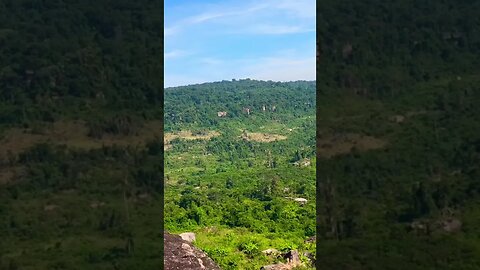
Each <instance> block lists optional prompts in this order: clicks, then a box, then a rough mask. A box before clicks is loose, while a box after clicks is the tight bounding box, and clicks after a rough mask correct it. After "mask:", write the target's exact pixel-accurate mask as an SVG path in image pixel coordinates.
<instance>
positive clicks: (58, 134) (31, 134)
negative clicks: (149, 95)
mask: <svg viewBox="0 0 480 270" xmlns="http://www.w3.org/2000/svg"><path fill="white" fill-rule="evenodd" d="M161 135H162V125H161V122H160V121H151V122H147V123H145V125H144V127H142V128H141V129H140V131H139V132H138V135H129V136H125V135H107V136H104V137H103V138H102V139H94V138H92V137H89V136H88V128H87V126H86V124H85V122H83V121H68V122H67V121H59V122H55V123H52V124H49V125H45V126H42V127H41V129H30V128H29V129H25V128H12V129H10V130H8V131H6V133H5V134H4V136H3V138H2V139H1V140H0V158H3V159H5V158H8V156H9V154H8V153H9V152H10V153H11V154H13V155H16V154H19V153H21V152H23V151H25V150H26V149H28V148H30V147H32V146H33V145H35V144H38V143H55V144H65V145H67V146H70V147H75V148H83V149H93V148H100V147H102V146H104V145H105V146H111V145H120V146H127V145H134V146H135V145H138V146H143V145H144V144H145V142H146V141H148V140H151V139H153V138H155V137H158V136H161Z"/></svg>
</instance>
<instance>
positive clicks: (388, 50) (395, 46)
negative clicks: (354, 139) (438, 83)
mask: <svg viewBox="0 0 480 270" xmlns="http://www.w3.org/2000/svg"><path fill="white" fill-rule="evenodd" d="M479 13H480V3H479V2H477V1H453V0H446V1H435V0H421V1H414V0H408V1H374V0H369V1H361V2H360V1H356V2H352V1H343V0H342V1H322V4H321V5H318V13H317V26H318V35H319V41H320V45H319V50H320V52H319V54H320V55H319V62H318V69H319V72H318V74H319V78H318V80H319V82H322V83H323V84H324V85H325V87H322V88H321V91H326V90H327V88H328V87H331V88H349V89H353V90H354V91H356V92H358V93H362V94H363V95H366V96H371V97H391V96H395V94H397V93H399V92H405V91H408V92H411V91H415V88H413V87H412V86H413V85H414V83H416V82H422V81H430V80H437V79H439V78H442V77H443V76H444V75H456V74H464V73H471V71H472V70H475V69H476V68H478V66H479V61H480V59H479V55H480V33H479V30H478V29H479V28H480V19H479V17H478V16H477V14H479Z"/></svg>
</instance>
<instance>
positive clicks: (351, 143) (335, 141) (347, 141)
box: [318, 134, 387, 158]
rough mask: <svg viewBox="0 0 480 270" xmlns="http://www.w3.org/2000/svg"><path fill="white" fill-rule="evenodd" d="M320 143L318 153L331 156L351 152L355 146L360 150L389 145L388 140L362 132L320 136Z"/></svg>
mask: <svg viewBox="0 0 480 270" xmlns="http://www.w3.org/2000/svg"><path fill="white" fill-rule="evenodd" d="M318 145H319V146H318V155H319V156H320V157H325V158H331V157H333V156H337V155H341V154H347V153H350V152H351V151H352V150H353V149H354V148H355V149H357V150H358V151H368V150H374V149H381V148H384V147H385V146H386V145H387V142H386V141H384V140H381V139H378V138H375V137H372V136H366V135H362V134H341V135H328V136H325V137H323V138H318Z"/></svg>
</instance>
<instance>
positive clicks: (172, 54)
mask: <svg viewBox="0 0 480 270" xmlns="http://www.w3.org/2000/svg"><path fill="white" fill-rule="evenodd" d="M189 54H190V53H188V52H187V51H183V50H173V51H170V52H165V53H164V55H163V57H164V59H165V60H168V59H172V58H178V57H183V56H187V55H189Z"/></svg>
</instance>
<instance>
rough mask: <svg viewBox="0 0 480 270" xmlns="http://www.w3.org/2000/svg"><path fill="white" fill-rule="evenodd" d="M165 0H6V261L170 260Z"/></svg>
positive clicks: (92, 263) (0, 174)
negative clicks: (165, 239) (166, 241)
mask: <svg viewBox="0 0 480 270" xmlns="http://www.w3.org/2000/svg"><path fill="white" fill-rule="evenodd" d="M162 5H163V2H162V1H149V0H140V1H126V0H115V1H109V0H96V1H91V0H85V1H72V0H48V1H44V0H0V15H1V16H0V238H1V241H0V269H9V270H13V269H36V270H37V269H155V268H159V266H160V265H161V264H162V261H163V258H162V256H161V254H162V247H163V243H162V235H163V231H162V215H161V213H162V209H163V203H162V199H161V198H162V196H163V182H162V177H163V157H162V155H163V154H162V151H157V150H156V148H155V147H154V145H155V144H154V143H155V142H157V141H161V136H162V122H163V113H162V106H161V105H162V100H163V96H162V92H163V91H162V87H163V86H162V80H161V77H159V75H158V74H162V61H161V59H162V56H161V54H162V46H163V17H162V12H163V8H162ZM157 136H158V138H156V137H157ZM146 142H150V144H149V146H148V147H146ZM160 150H161V149H160Z"/></svg>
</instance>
